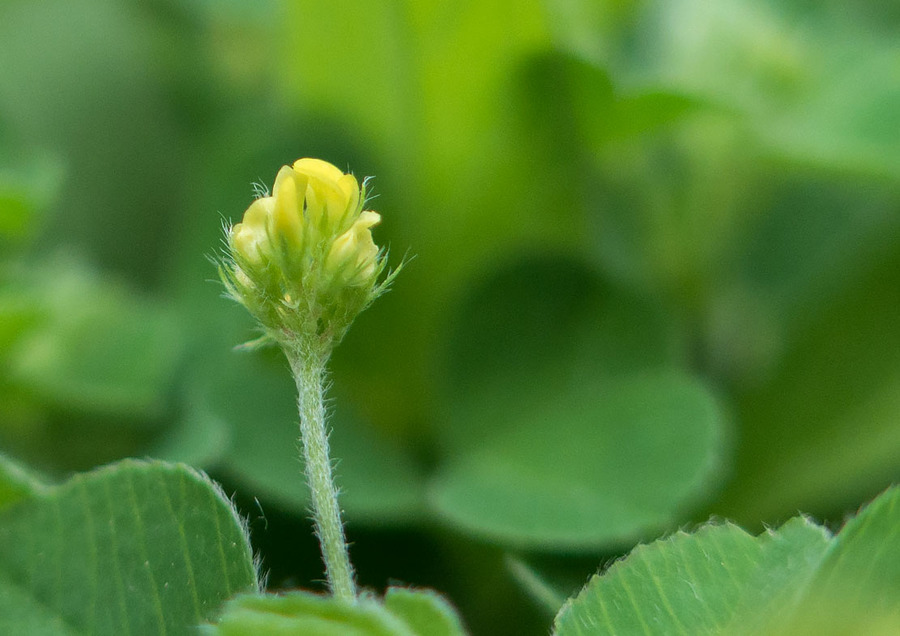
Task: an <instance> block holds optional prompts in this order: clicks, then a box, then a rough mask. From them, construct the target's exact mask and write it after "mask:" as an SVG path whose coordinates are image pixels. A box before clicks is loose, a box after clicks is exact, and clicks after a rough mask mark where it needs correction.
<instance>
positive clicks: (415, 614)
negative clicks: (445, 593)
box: [384, 587, 465, 636]
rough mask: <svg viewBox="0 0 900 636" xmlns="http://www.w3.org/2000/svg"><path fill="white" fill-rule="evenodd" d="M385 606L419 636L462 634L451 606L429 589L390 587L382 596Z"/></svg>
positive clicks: (460, 626) (453, 635)
mask: <svg viewBox="0 0 900 636" xmlns="http://www.w3.org/2000/svg"><path fill="white" fill-rule="evenodd" d="M384 607H385V609H386V610H387V611H388V612H390V613H391V614H393V615H394V616H397V617H398V618H400V619H402V620H403V621H404V622H405V623H406V624H407V625H408V626H409V628H410V629H411V630H412V631H413V633H415V634H418V635H419V636H461V635H462V634H465V629H463V626H462V621H460V619H459V615H458V614H457V613H456V610H455V609H453V606H452V605H450V603H448V602H447V601H446V600H445V599H444V598H443V597H442V596H440V595H439V594H438V593H436V592H432V591H431V590H424V589H410V588H407V587H390V588H388V590H387V592H385V595H384Z"/></svg>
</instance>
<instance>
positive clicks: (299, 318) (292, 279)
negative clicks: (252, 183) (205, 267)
mask: <svg viewBox="0 0 900 636" xmlns="http://www.w3.org/2000/svg"><path fill="white" fill-rule="evenodd" d="M364 200H365V188H364V187H363V188H360V185H359V182H358V181H357V180H356V177H354V176H353V175H352V174H344V173H343V172H341V171H340V170H339V169H338V168H336V167H335V166H333V165H331V164H330V163H327V162H325V161H321V160H319V159H299V160H297V161H296V162H294V164H293V165H292V166H283V167H282V168H281V170H279V171H278V175H277V176H276V178H275V184H274V186H273V187H272V195H271V196H267V197H262V198H259V199H257V200H256V201H254V202H253V203H252V204H251V205H250V207H249V208H247V211H246V212H245V213H244V217H243V219H242V221H241V223H238V224H236V225H234V226H233V227H232V228H230V230H229V232H228V248H229V255H230V257H231V258H230V261H229V262H226V263H225V267H224V268H223V270H222V272H223V274H222V275H223V279H224V280H225V284H226V286H227V287H228V290H229V292H230V293H231V295H232V296H234V297H235V298H236V299H237V300H238V301H239V302H241V303H242V304H243V305H244V306H246V307H247V308H248V309H249V310H250V311H251V313H253V315H254V316H256V318H257V319H259V320H260V322H261V323H262V324H263V326H265V327H266V329H267V332H268V333H269V334H270V335H271V336H272V337H275V338H276V339H283V338H285V337H288V336H287V335H286V334H295V336H296V334H297V333H308V332H309V331H310V330H316V331H317V332H322V333H318V337H320V338H321V337H322V336H327V337H325V338H324V340H323V342H336V341H337V340H339V339H340V337H341V336H342V335H343V333H344V331H345V330H346V328H347V327H348V326H349V324H350V322H351V321H352V320H353V318H354V317H355V316H356V314H358V313H359V312H360V311H362V310H363V309H364V308H365V307H366V306H368V304H369V303H370V302H371V301H372V300H374V299H375V298H376V297H377V296H378V295H379V294H381V293H383V292H384V291H385V289H386V288H387V284H388V282H389V281H390V279H392V277H393V275H389V277H388V281H385V282H382V283H380V284H379V283H378V277H379V275H380V274H381V272H382V271H383V270H384V258H383V257H382V256H381V251H380V250H379V248H378V246H377V245H375V241H374V240H373V238H372V227H373V226H375V225H377V224H378V223H379V222H380V221H381V216H380V215H379V214H378V213H377V212H372V211H371V210H366V211H363V210H362V202H363V201H364ZM303 312H306V315H303ZM290 337H294V336H290Z"/></svg>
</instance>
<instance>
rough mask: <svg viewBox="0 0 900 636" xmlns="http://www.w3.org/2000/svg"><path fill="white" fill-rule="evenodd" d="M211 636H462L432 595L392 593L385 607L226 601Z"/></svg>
mask: <svg viewBox="0 0 900 636" xmlns="http://www.w3.org/2000/svg"><path fill="white" fill-rule="evenodd" d="M204 633H207V634H210V636H254V635H256V634H259V635H260V636H279V635H282V634H283V635H284V636H288V635H289V634H304V635H306V636H463V635H464V634H465V630H464V629H463V628H462V625H461V623H460V620H459V617H458V616H457V615H456V612H455V611H454V609H453V608H452V607H451V606H450V605H449V604H448V603H447V601H445V600H444V599H443V598H441V597H440V596H439V595H438V594H436V593H435V592H432V591H430V590H411V589H407V588H390V589H388V591H387V594H386V596H385V599H384V603H383V604H382V602H381V601H380V600H378V599H375V598H373V597H368V596H363V597H362V598H360V599H358V600H357V601H356V602H355V603H352V604H351V603H347V602H346V601H342V600H339V599H335V598H330V597H326V596H319V595H316V594H312V593H309V592H288V593H286V594H283V595H279V596H271V595H268V596H239V597H237V598H236V599H234V600H232V601H229V602H228V604H227V605H226V606H225V610H224V612H223V613H222V616H221V617H220V618H219V620H218V622H217V624H215V625H210V626H206V627H205V632H204Z"/></svg>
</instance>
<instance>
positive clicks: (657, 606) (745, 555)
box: [554, 519, 828, 636]
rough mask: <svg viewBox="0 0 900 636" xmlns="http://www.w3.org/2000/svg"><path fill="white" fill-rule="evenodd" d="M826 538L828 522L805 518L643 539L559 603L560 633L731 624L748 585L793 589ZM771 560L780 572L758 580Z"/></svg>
mask: <svg viewBox="0 0 900 636" xmlns="http://www.w3.org/2000/svg"><path fill="white" fill-rule="evenodd" d="M827 541H828V536H827V533H826V532H825V531H824V530H822V529H821V528H819V527H818V526H816V525H815V524H812V523H810V522H808V521H805V520H803V519H797V520H794V521H791V522H789V523H788V524H786V525H785V526H784V527H782V528H781V529H779V530H778V531H776V532H772V533H766V534H764V535H762V536H760V537H753V536H751V535H749V534H747V533H746V532H744V531H743V530H741V529H740V528H738V527H737V526H733V525H730V524H726V525H709V526H705V527H703V528H701V529H700V530H698V531H697V532H696V533H694V534H690V535H689V534H685V533H684V532H678V533H676V534H675V535H673V536H671V537H669V538H667V539H664V540H661V541H657V542H655V543H652V544H650V545H644V546H638V547H637V548H635V549H634V550H633V551H632V552H631V554H630V555H629V556H628V557H627V558H626V559H624V560H622V561H619V562H617V563H615V564H614V565H613V566H612V567H610V568H609V570H607V571H606V572H604V573H603V574H602V575H595V576H594V577H592V578H591V580H590V582H589V583H588V584H587V586H586V587H585V588H584V589H583V590H582V591H581V593H580V594H579V595H578V596H577V597H575V598H574V599H570V600H569V602H567V603H566V605H565V606H563V608H562V610H560V613H559V614H558V615H557V617H556V621H555V623H554V625H555V631H554V633H555V634H557V636H578V635H581V634H585V635H586V634H604V633H613V634H617V633H618V634H673V633H683V634H697V635H698V636H699V635H702V634H720V633H729V632H727V630H726V627H728V625H729V624H731V623H732V621H733V619H734V616H735V610H736V608H737V607H738V606H739V605H740V604H741V602H742V601H743V600H744V598H745V597H746V595H747V594H748V593H749V594H752V595H757V596H758V601H759V602H763V606H764V605H765V603H764V601H766V600H769V599H771V598H775V597H777V596H778V595H779V594H783V593H791V591H792V589H793V588H794V587H795V586H797V585H798V584H802V582H803V581H804V580H805V579H806V578H808V577H809V575H810V574H811V573H812V571H813V569H814V568H815V565H816V564H817V562H818V561H819V560H820V559H821V558H822V556H823V555H824V553H825V550H826V548H827V545H828V544H827ZM786 552H787V555H786V554H785V553H786ZM786 556H788V557H792V558H785V557H786ZM770 568H774V569H776V570H778V572H777V576H773V578H772V579H771V585H768V586H767V587H765V588H760V587H759V584H760V583H766V580H765V578H763V577H761V574H760V573H763V574H766V575H767V574H769V570H770ZM763 597H764V598H763ZM748 609H750V608H748ZM759 609H760V607H759V606H757V607H756V610H757V611H758V610H759ZM751 616H752V614H751Z"/></svg>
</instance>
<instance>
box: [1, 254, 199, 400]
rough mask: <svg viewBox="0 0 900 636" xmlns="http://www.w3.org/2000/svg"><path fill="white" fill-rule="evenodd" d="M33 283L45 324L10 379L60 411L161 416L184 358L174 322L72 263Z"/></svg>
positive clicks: (23, 347)
mask: <svg viewBox="0 0 900 636" xmlns="http://www.w3.org/2000/svg"><path fill="white" fill-rule="evenodd" d="M29 280H30V281H31V282H32V284H33V285H35V286H36V289H37V295H38V297H39V302H40V305H41V306H42V309H44V311H45V319H44V320H43V321H42V322H41V324H40V325H39V326H37V327H36V328H33V329H31V330H30V331H29V332H28V333H27V334H26V335H25V336H23V337H21V338H20V340H19V342H18V343H17V344H16V347H15V349H14V350H13V351H12V352H11V355H10V374H9V380H10V381H11V382H12V383H14V384H15V385H16V386H17V387H19V388H20V389H24V390H26V391H28V392H29V393H31V394H33V395H35V396H36V397H37V398H38V399H40V400H43V401H45V402H46V403H49V404H51V405H54V406H61V407H66V408H74V409H77V410H81V411H86V412H90V413H110V414H115V415H131V416H139V417H140V416H143V417H146V416H148V415H155V414H158V413H159V412H160V410H161V409H162V407H163V400H164V395H165V391H166V390H167V388H168V386H167V384H168V382H169V381H170V379H171V375H172V373H173V371H174V367H175V364H176V362H177V360H178V358H179V355H180V351H181V341H180V337H179V336H180V332H179V328H178V325H177V324H176V322H175V319H174V318H175V317H174V315H173V314H172V313H171V312H169V311H167V310H166V308H164V307H161V306H159V305H156V304H153V303H152V302H151V301H148V300H145V299H140V298H137V297H135V296H134V295H133V294H132V293H131V292H130V291H129V290H127V289H125V288H123V287H121V286H118V285H117V284H115V283H114V282H112V281H110V280H104V279H102V278H99V277H98V276H97V275H96V274H95V273H93V272H91V271H89V270H87V269H85V268H84V267H82V266H79V265H78V264H77V263H73V262H71V261H68V260H65V259H56V260H50V261H48V262H47V263H45V264H43V265H42V266H41V267H40V268H39V269H38V270H36V271H35V272H32V275H31V276H29Z"/></svg>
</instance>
